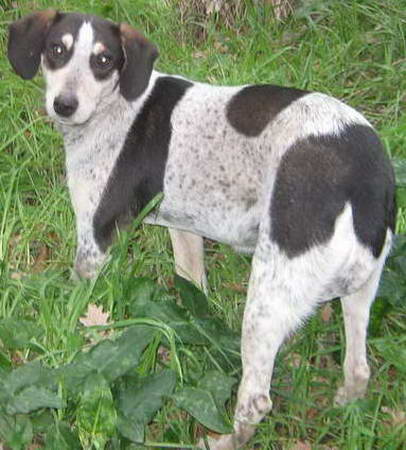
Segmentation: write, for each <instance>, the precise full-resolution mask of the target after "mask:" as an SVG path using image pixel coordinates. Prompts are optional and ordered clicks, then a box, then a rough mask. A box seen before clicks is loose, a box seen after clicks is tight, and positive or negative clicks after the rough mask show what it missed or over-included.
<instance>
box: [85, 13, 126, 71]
mask: <svg viewBox="0 0 406 450" xmlns="http://www.w3.org/2000/svg"><path fill="white" fill-rule="evenodd" d="M92 25H93V29H94V30H95V37H94V41H95V42H101V43H102V44H103V45H104V46H105V47H106V50H105V51H103V52H102V53H103V54H105V56H107V57H108V58H109V59H110V60H111V62H110V64H109V65H108V66H107V67H106V68H101V67H100V66H99V65H98V64H97V55H92V56H91V57H90V67H91V69H92V72H93V74H94V76H95V78H96V79H97V80H104V79H106V78H108V77H109V76H110V75H111V74H112V73H113V71H114V70H118V71H120V70H121V69H122V68H123V64H124V53H123V49H122V45H121V36H120V29H119V27H118V26H117V25H116V24H114V23H112V22H110V21H107V20H103V19H100V18H98V17H95V18H94V19H93V20H92Z"/></svg>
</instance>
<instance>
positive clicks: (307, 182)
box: [270, 125, 396, 258]
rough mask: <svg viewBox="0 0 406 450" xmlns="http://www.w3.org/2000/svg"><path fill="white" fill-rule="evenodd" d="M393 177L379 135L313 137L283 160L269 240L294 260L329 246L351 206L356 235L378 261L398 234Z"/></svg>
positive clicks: (356, 132)
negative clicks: (387, 236)
mask: <svg viewBox="0 0 406 450" xmlns="http://www.w3.org/2000/svg"><path fill="white" fill-rule="evenodd" d="M394 195H395V192H394V175H393V170H392V168H391V165H390V163H389V160H388V158H387V156H386V154H385V152H384V150H383V148H382V145H381V143H380V141H379V139H378V137H377V136H376V134H375V132H374V131H373V130H372V129H371V128H369V127H367V126H362V125H352V126H347V127H346V129H345V130H344V131H343V132H342V134H340V135H339V136H336V135H327V136H311V137H309V138H307V139H304V140H302V141H299V142H296V143H295V144H294V145H293V146H292V147H291V148H290V149H289V150H288V151H287V152H286V153H285V155H284V156H283V158H282V161H281V165H280V167H279V169H278V173H277V177H276V182H275V186H274V190H273V198H272V203H271V211H270V213H271V221H272V222H271V224H272V225H271V238H272V240H273V241H276V242H277V244H278V245H279V247H280V248H281V249H282V250H283V251H284V252H285V253H286V254H287V256H288V257H290V258H293V257H295V256H298V255H300V254H302V253H304V252H306V251H307V250H308V249H310V248H311V247H312V246H314V245H316V244H320V243H323V242H326V241H327V240H328V239H329V238H330V237H331V236H332V234H333V232H334V224H335V220H336V218H337V216H338V215H339V214H340V212H341V211H342V210H343V208H344V205H345V203H346V202H347V201H349V202H351V205H352V210H353V220H354V228H355V233H356V235H357V237H358V239H359V240H360V242H362V243H363V244H364V245H366V246H367V247H369V248H370V249H371V251H372V253H373V255H374V256H375V257H378V256H379V255H380V253H381V251H382V247H383V244H384V240H385V234H386V230H387V228H388V227H389V228H391V230H392V231H394V229H395V213H396V207H395V203H394Z"/></svg>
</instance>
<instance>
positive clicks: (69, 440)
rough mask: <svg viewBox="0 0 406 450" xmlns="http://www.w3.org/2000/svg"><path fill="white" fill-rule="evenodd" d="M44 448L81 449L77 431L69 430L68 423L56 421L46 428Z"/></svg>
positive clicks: (59, 449) (54, 449) (52, 449)
mask: <svg viewBox="0 0 406 450" xmlns="http://www.w3.org/2000/svg"><path fill="white" fill-rule="evenodd" d="M45 449H46V450H56V449H58V450H81V449H82V446H81V444H80V441H79V438H78V436H77V433H75V432H74V431H72V430H71V428H70V427H69V425H68V424H66V423H64V422H57V423H56V424H54V425H52V427H50V428H48V432H47V435H46V439H45Z"/></svg>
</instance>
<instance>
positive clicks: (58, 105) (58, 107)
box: [54, 95, 79, 117]
mask: <svg viewBox="0 0 406 450" xmlns="http://www.w3.org/2000/svg"><path fill="white" fill-rule="evenodd" d="M78 106H79V102H78V99H77V98H76V97H75V96H73V95H69V96H63V95H58V97H56V98H55V100H54V110H55V112H56V113H57V114H58V116H61V117H70V116H71V115H72V114H73V113H74V112H75V111H76V110H77V109H78Z"/></svg>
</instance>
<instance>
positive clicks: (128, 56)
mask: <svg viewBox="0 0 406 450" xmlns="http://www.w3.org/2000/svg"><path fill="white" fill-rule="evenodd" d="M120 34H121V43H122V48H123V52H124V64H123V67H122V69H121V73H120V92H121V94H122V96H123V97H124V98H125V99H127V100H134V99H135V98H137V97H138V96H139V95H141V94H142V93H143V92H144V90H145V89H146V87H147V86H148V82H149V78H150V76H151V72H152V67H153V64H154V61H155V60H156V58H157V57H158V50H157V48H156V47H155V45H154V44H152V43H151V42H149V41H148V40H147V39H146V38H145V37H144V36H142V34H141V33H139V32H138V31H136V30H134V29H133V28H132V27H130V25H127V24H121V25H120Z"/></svg>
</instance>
